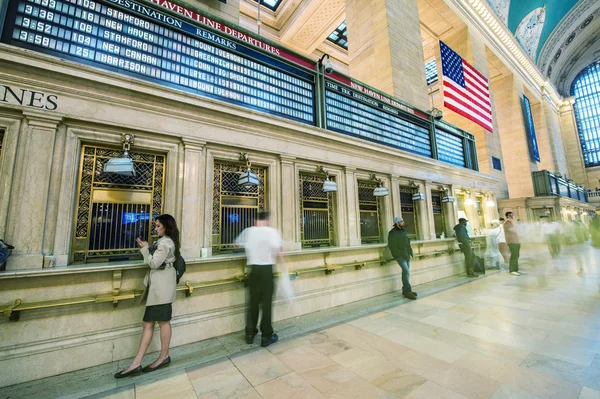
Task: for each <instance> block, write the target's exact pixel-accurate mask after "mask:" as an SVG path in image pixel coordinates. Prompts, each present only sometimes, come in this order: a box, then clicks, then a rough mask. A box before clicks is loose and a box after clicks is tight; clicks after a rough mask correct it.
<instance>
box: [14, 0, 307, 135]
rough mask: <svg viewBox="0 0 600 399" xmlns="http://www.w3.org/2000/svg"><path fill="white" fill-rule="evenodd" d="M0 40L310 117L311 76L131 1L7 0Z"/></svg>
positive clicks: (303, 118)
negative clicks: (3, 27)
mask: <svg viewBox="0 0 600 399" xmlns="http://www.w3.org/2000/svg"><path fill="white" fill-rule="evenodd" d="M2 40H3V41H4V42H5V43H9V44H12V45H16V46H20V47H24V48H28V49H32V50H37V51H42V52H45V53H49V54H52V55H56V56H58V57H61V58H67V59H71V60H76V61H79V62H84V63H87V64H91V65H93V66H97V67H100V68H103V69H109V70H112V71H116V72H119V73H124V74H128V75H130V76H135V77H139V78H143V79H145V80H150V81H153V82H156V83H160V84H162V85H167V86H170V87H174V88H178V89H182V90H185V91H188V92H192V93H195V94H200V95H203V96H207V97H211V98H216V99H219V100H223V101H227V102H230V103H235V104H238V105H242V106H244V107H248V108H253V109H256V110H259V111H262V112H268V113H271V114H275V115H279V116H283V117H286V118H289V119H295V120H298V121H301V122H305V123H310V124H314V120H315V118H314V90H315V89H314V75H313V74H312V73H310V72H309V71H306V70H303V69H301V68H298V67H296V66H294V65H291V64H289V63H286V62H283V61H282V60H279V59H276V58H274V57H270V56H269V55H267V54H265V53H263V52H261V51H259V50H256V49H253V48H251V47H250V46H245V45H243V44H241V43H239V42H237V41H233V40H229V39H227V38H226V37H223V36H220V35H218V34H216V33H214V32H212V31H209V30H206V29H203V28H201V27H199V26H196V25H194V24H191V23H188V22H186V21H184V20H181V19H178V18H176V17H173V16H171V15H170V14H166V13H162V12H160V11H157V10H156V9H154V8H152V7H148V6H145V5H142V4H139V3H136V2H134V1H132V0H106V1H91V0H12V1H11V3H10V4H9V9H8V12H7V18H6V23H5V29H4V32H3V36H2Z"/></svg>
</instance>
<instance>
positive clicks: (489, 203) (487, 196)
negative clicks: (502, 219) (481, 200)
mask: <svg viewBox="0 0 600 399" xmlns="http://www.w3.org/2000/svg"><path fill="white" fill-rule="evenodd" d="M481 195H483V196H484V197H485V198H486V201H485V206H486V207H488V208H493V207H495V206H496V203H495V202H494V201H493V200H491V199H490V196H489V195H487V194H484V193H481Z"/></svg>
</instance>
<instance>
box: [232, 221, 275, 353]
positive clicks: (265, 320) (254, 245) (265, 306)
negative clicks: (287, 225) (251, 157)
mask: <svg viewBox="0 0 600 399" xmlns="http://www.w3.org/2000/svg"><path fill="white" fill-rule="evenodd" d="M236 242H238V243H240V244H242V245H243V246H244V248H245V250H246V257H247V261H246V264H247V265H248V267H250V276H249V278H248V288H249V292H250V303H249V304H248V311H247V318H246V343H247V344H252V343H254V337H255V336H256V334H257V333H258V329H257V325H258V312H259V307H260V308H262V318H261V321H260V331H261V333H262V339H261V346H269V345H271V344H272V343H275V342H277V340H278V339H279V337H278V336H277V334H275V333H273V326H272V325H271V308H272V305H273V291H274V286H275V283H274V281H273V266H274V265H275V264H276V261H277V258H280V257H281V247H282V246H283V240H282V238H281V234H280V233H279V231H278V230H277V229H274V228H272V227H269V212H259V213H258V216H257V219H256V222H255V224H254V226H253V227H248V228H247V229H245V230H244V231H243V232H242V234H240V236H239V237H238V238H237V239H236Z"/></svg>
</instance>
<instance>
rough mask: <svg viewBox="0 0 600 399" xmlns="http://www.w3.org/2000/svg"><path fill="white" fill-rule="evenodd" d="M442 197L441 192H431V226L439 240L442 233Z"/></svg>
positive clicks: (443, 221)
mask: <svg viewBox="0 0 600 399" xmlns="http://www.w3.org/2000/svg"><path fill="white" fill-rule="evenodd" d="M442 196H443V192H441V191H432V192H431V205H432V207H433V224H434V226H435V236H436V237H437V238H440V237H441V236H442V233H443V232H444V223H445V220H444V212H443V210H442Z"/></svg>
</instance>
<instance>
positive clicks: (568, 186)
mask: <svg viewBox="0 0 600 399" xmlns="http://www.w3.org/2000/svg"><path fill="white" fill-rule="evenodd" d="M531 175H532V178H533V189H534V192H535V196H536V197H545V196H550V195H558V196H560V197H565V198H572V199H574V200H577V201H581V202H589V201H588V196H589V193H588V192H587V190H586V189H585V188H584V187H582V186H580V185H578V184H575V183H574V182H573V181H572V180H567V179H565V178H563V177H562V176H560V175H557V174H554V173H552V172H548V171H547V170H541V171H539V172H532V173H531Z"/></svg>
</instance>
